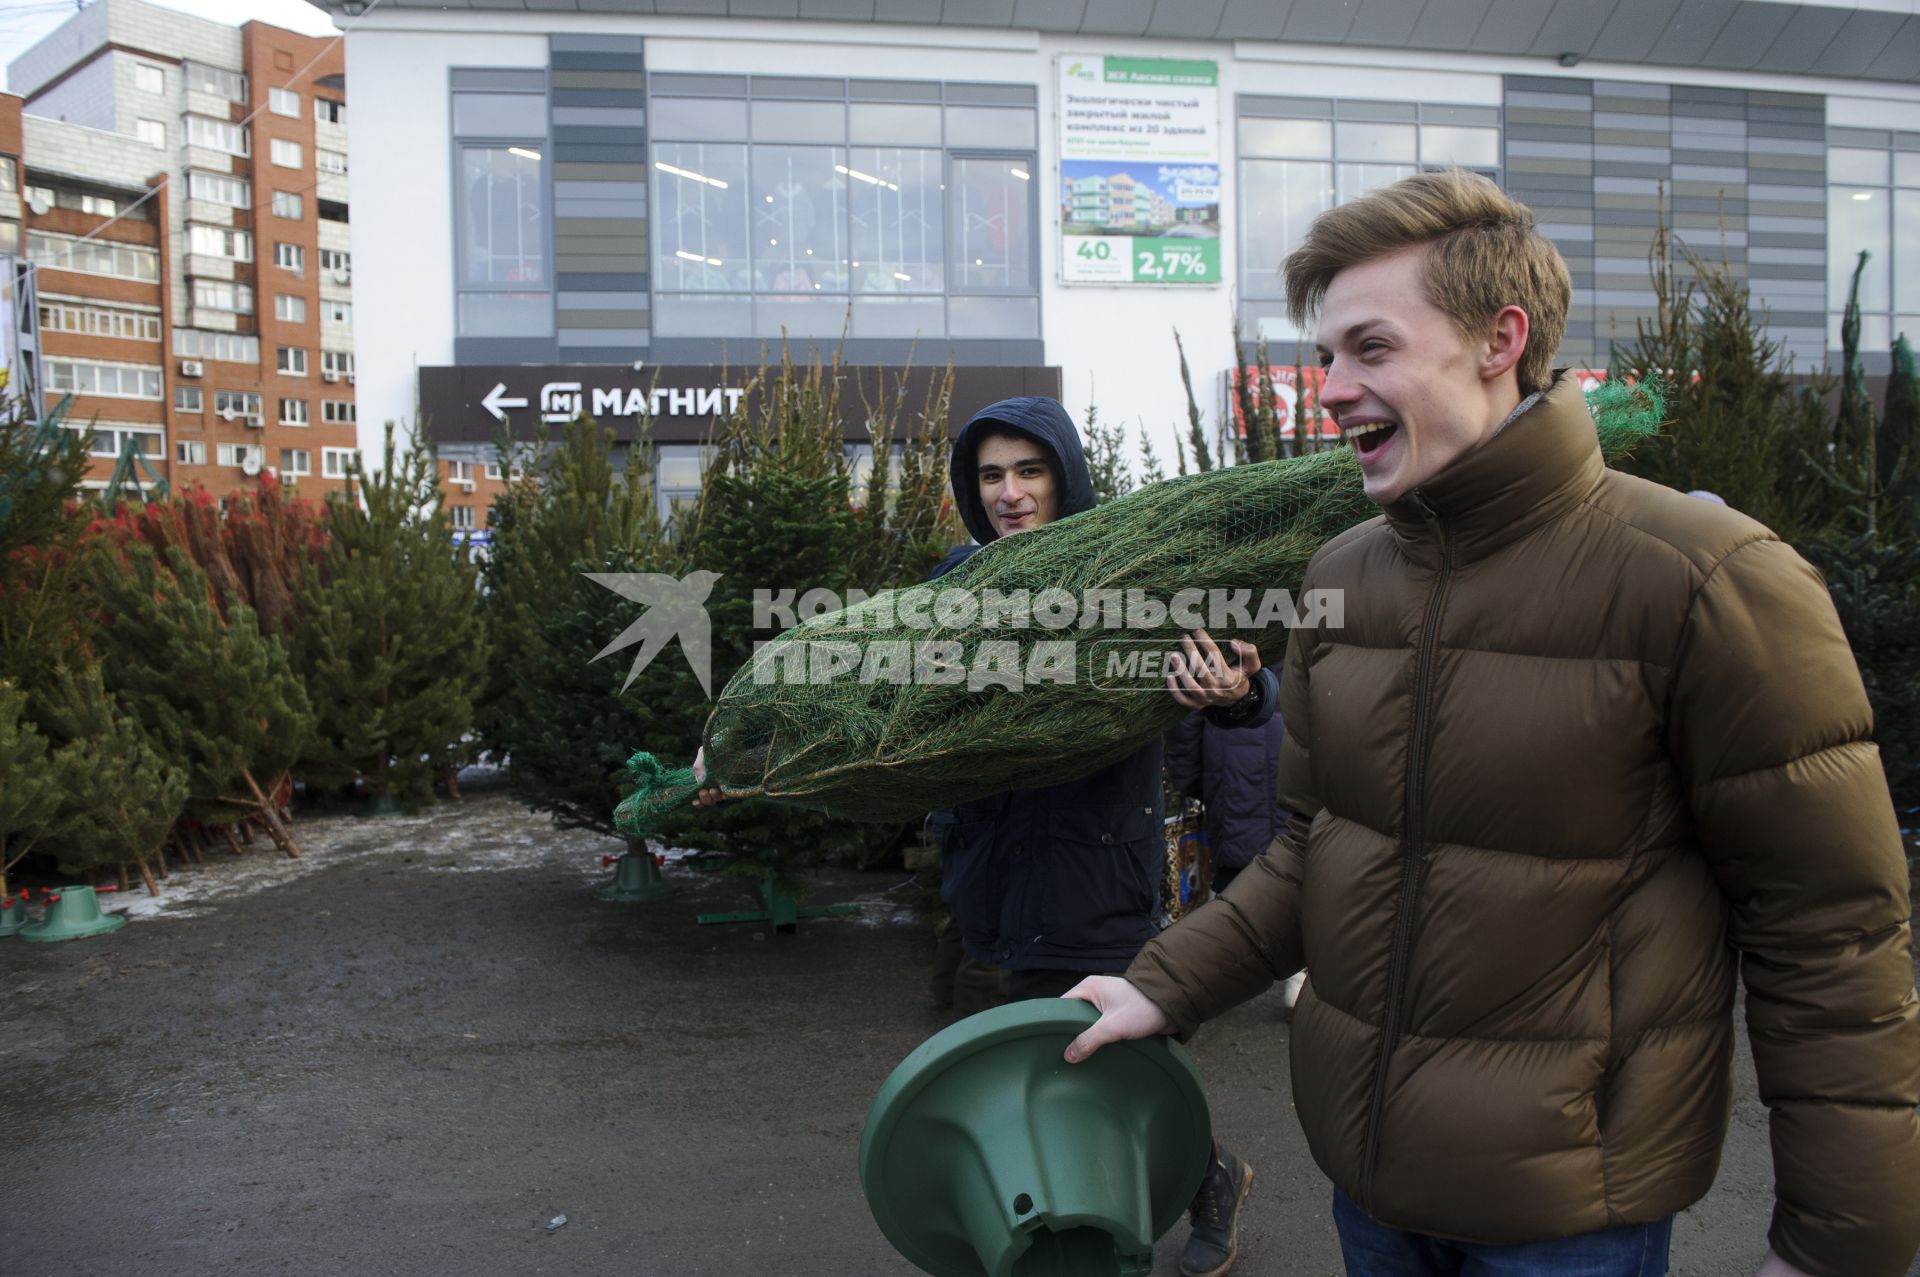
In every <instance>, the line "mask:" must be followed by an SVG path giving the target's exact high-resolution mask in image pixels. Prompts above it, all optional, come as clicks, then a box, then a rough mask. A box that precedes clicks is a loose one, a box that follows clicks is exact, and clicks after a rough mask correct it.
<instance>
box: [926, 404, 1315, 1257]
mask: <svg viewBox="0 0 1920 1277" xmlns="http://www.w3.org/2000/svg"><path fill="white" fill-rule="evenodd" d="M951 477H952V483H953V495H954V502H955V504H956V506H957V507H958V509H959V511H960V517H961V519H962V520H963V521H964V522H965V523H966V525H967V530H968V531H969V532H971V533H973V536H974V540H975V542H976V544H974V545H965V546H959V547H957V548H956V549H954V550H953V551H952V552H951V553H949V554H948V555H947V557H946V558H945V559H944V560H942V561H941V563H940V565H939V567H937V568H936V569H935V570H934V576H935V577H939V576H942V575H944V574H945V573H946V572H948V571H951V570H952V569H953V568H955V567H958V566H959V565H960V564H961V563H963V562H965V561H966V560H967V559H968V558H969V557H971V556H972V555H973V554H974V553H975V552H977V551H978V550H979V549H980V547H981V546H983V545H985V544H986V543H987V542H989V541H993V540H997V539H998V538H1000V537H1004V536H1011V535H1014V534H1016V533H1021V532H1027V531H1031V530H1032V529H1034V528H1038V527H1042V526H1044V525H1046V524H1047V523H1050V522H1052V521H1054V520H1055V519H1062V518H1065V517H1067V516H1068V515H1072V514H1078V513H1080V512H1081V511H1082V510H1089V509H1092V508H1093V505H1094V495H1093V483H1092V480H1091V478H1090V477H1089V475H1088V472H1087V460H1086V454H1085V453H1084V452H1083V451H1082V449H1081V446H1080V433H1079V431H1078V430H1077V429H1076V428H1075V427H1074V424H1073V420H1072V418H1070V417H1069V416H1068V415H1067V411H1066V409H1064V408H1062V407H1061V406H1060V405H1059V404H1058V403H1057V402H1055V401H1054V400H1052V399H1044V398H1037V397H1026V398H1018V399H1006V400H1002V401H1001V402H999V403H996V404H993V405H991V406H990V407H988V408H986V409H984V410H982V411H981V412H980V413H978V414H977V415H975V416H974V417H973V419H972V420H970V421H968V422H967V424H966V425H965V426H963V427H961V429H960V430H959V432H958V433H957V434H955V435H954V438H953V457H952V464H951ZM1200 584H1204V583H1200ZM1235 647H1236V648H1237V649H1238V651H1239V653H1240V655H1241V664H1240V666H1239V667H1238V668H1230V667H1227V666H1226V665H1225V663H1224V661H1222V660H1221V659H1220V654H1219V651H1218V649H1217V648H1216V647H1215V646H1214V644H1213V643H1212V641H1211V640H1210V639H1209V638H1207V636H1206V634H1205V632H1204V631H1196V632H1195V633H1194V634H1192V635H1190V636H1188V638H1187V639H1186V640H1185V641H1184V643H1183V648H1184V652H1183V654H1182V655H1183V658H1184V666H1185V668H1184V669H1183V670H1182V672H1180V673H1177V674H1174V675H1171V676H1170V677H1169V680H1168V690H1169V691H1170V692H1171V693H1172V694H1173V696H1174V699H1175V700H1177V701H1178V702H1179V703H1180V704H1182V705H1185V706H1188V707H1189V708H1193V709H1203V710H1206V711H1207V713H1208V715H1209V717H1210V718H1212V719H1213V721H1215V722H1216V723H1219V724H1221V725H1223V726H1258V725H1260V724H1262V723H1264V722H1266V720H1267V719H1269V718H1271V717H1272V715H1273V712H1274V710H1275V708H1276V707H1277V706H1278V704H1279V697H1278V694H1277V693H1278V687H1277V680H1276V679H1275V677H1274V674H1273V672H1272V671H1271V670H1262V669H1261V668H1260V658H1259V654H1258V653H1257V652H1256V651H1255V650H1254V649H1253V647H1252V646H1251V645H1250V644H1245V643H1236V644H1235ZM1160 767H1161V743H1160V741H1159V739H1158V738H1156V739H1154V740H1153V741H1151V742H1149V743H1148V744H1145V745H1142V746H1141V747H1140V748H1139V749H1138V750H1135V751H1134V752H1133V753H1132V754H1129V755H1128V756H1127V757H1125V758H1123V759H1121V760H1119V761H1118V762H1115V763H1110V764H1108V765H1107V766H1105V767H1102V768H1101V769H1100V770H1098V771H1096V772H1093V773H1091V774H1089V775H1086V776H1083V777H1081V778H1080V779H1078V780H1071V781H1066V782H1063V783H1061V784H1058V785H1049V786H1047V787H1045V788H1043V789H1011V790H1007V791H1006V792H1004V793H999V794H994V795H992V796H990V797H986V798H976V799H973V800H972V801H970V802H964V803H961V804H959V805H958V806H956V807H953V808H951V809H950V810H949V811H946V812H940V813H936V815H935V824H936V826H937V827H938V828H939V829H940V832H941V856H940V867H941V891H940V894H941V896H942V898H943V899H945V901H946V902H947V904H948V905H949V906H950V907H951V908H952V910H953V915H954V921H955V922H956V923H957V925H958V927H959V930H960V939H961V943H962V945H963V946H964V947H965V949H966V951H967V953H968V955H969V956H971V957H973V958H974V959H975V960H976V961H979V962H983V963H989V964H992V965H994V966H999V967H1004V968H1006V969H1008V970H1009V971H1010V972H1011V978H1010V981H1009V986H1010V987H1009V992H1010V995H1011V996H1012V997H1013V998H1015V999H1021V998H1043V997H1058V996H1059V995H1060V994H1063V993H1065V992H1066V991H1067V990H1068V989H1070V988H1072V987H1073V986H1074V985H1076V984H1078V983H1079V982H1080V981H1081V980H1082V979H1083V978H1084V977H1085V976H1086V975H1088V974H1089V973H1091V972H1107V971H1119V970H1121V969H1123V968H1124V967H1125V966H1126V965H1127V963H1128V962H1129V961H1131V960H1132V958H1133V956H1134V954H1136V953H1137V952H1138V951H1139V950H1140V947H1141V946H1142V945H1144V944H1145V943H1146V942H1147V941H1148V940H1150V939H1152V938H1153V937H1154V935H1155V934H1156V933H1157V931H1158V928H1157V926H1156V924H1155V918H1156V915H1157V914H1158V912H1159V895H1160V880H1161V876H1162V873H1163V872H1164V869H1165V858H1166V844H1165V835H1164V833H1163V831H1162V823H1161V818H1162V806H1163V800H1162V791H1161V786H1160ZM1252 1180H1253V1172H1252V1170H1251V1169H1250V1168H1249V1167H1247V1166H1246V1165H1245V1164H1244V1163H1242V1162H1241V1161H1240V1160H1239V1159H1238V1158H1235V1157H1234V1156H1233V1155H1232V1154H1231V1153H1226V1152H1223V1151H1221V1150H1219V1149H1218V1148H1216V1150H1215V1156H1214V1160H1213V1162H1212V1163H1211V1164H1210V1165H1209V1167H1208V1174H1207V1178H1206V1180H1205V1182H1204V1183H1203V1184H1202V1186H1201V1191H1200V1194H1199V1196H1198V1197H1196V1198H1195V1200H1194V1203H1193V1208H1192V1215H1193V1221H1194V1229H1193V1235H1192V1237H1191V1238H1190V1239H1189V1241H1188V1243H1187V1247H1186V1250H1185V1252H1184V1253H1183V1254H1182V1255H1181V1260H1180V1268H1181V1271H1182V1272H1183V1273H1186V1274H1189V1275H1190V1277H1218V1274H1221V1273H1224V1272H1226V1271H1227V1269H1228V1268H1229V1267H1231V1266H1232V1263H1233V1259H1234V1252H1235V1238H1234V1234H1235V1231H1236V1228H1237V1225H1238V1222H1239V1218H1238V1217H1239V1212H1240V1205H1241V1202H1242V1201H1243V1200H1244V1199H1245V1196H1246V1191H1247V1187H1248V1186H1249V1185H1250V1184H1251V1183H1252Z"/></svg>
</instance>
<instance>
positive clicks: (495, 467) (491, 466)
mask: <svg viewBox="0 0 1920 1277" xmlns="http://www.w3.org/2000/svg"><path fill="white" fill-rule="evenodd" d="M500 477H501V469H500V463H499V462H498V461H489V462H487V478H489V479H498V478H500Z"/></svg>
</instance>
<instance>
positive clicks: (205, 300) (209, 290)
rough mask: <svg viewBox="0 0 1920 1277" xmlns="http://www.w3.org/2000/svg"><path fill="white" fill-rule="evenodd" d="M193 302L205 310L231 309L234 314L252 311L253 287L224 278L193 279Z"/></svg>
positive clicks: (248, 313)
mask: <svg viewBox="0 0 1920 1277" xmlns="http://www.w3.org/2000/svg"><path fill="white" fill-rule="evenodd" d="M193 304H194V305H195V306H200V307H204V308H206V309H207V310H224V311H231V312H232V313H233V314H236V315H251V314H252V313H253V288H252V287H251V286H250V285H247V284H235V283H230V282H228V281H227V280H224V279H196V280H194V281H193Z"/></svg>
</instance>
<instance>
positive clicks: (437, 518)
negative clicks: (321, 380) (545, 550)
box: [0, 403, 486, 895]
mask: <svg viewBox="0 0 1920 1277" xmlns="http://www.w3.org/2000/svg"><path fill="white" fill-rule="evenodd" d="M68 426H69V423H68V422H67V421H66V420H65V419H64V410H63V408H56V409H55V410H54V411H52V412H50V413H48V414H46V416H45V417H44V418H42V419H39V420H33V419H30V418H28V417H27V416H26V414H25V413H24V411H23V409H22V407H21V406H20V405H19V404H17V403H16V404H14V405H12V407H11V409H10V410H9V415H8V416H7V417H6V418H5V419H4V421H0V485H3V486H0V777H4V779H5V783H4V784H3V785H0V895H5V893H6V883H5V878H4V874H5V871H6V870H8V869H11V868H12V867H14V866H15V865H17V864H18V863H19V862H20V861H21V860H22V859H23V858H25V857H27V856H28V855H30V854H36V853H38V854H43V855H45V856H47V857H48V858H49V859H50V860H51V861H53V862H54V863H56V864H57V865H58V867H59V869H60V871H61V872H62V873H63V874H66V875H84V874H89V873H92V872H97V871H98V870H100V869H102V868H104V867H109V866H112V867H119V868H120V869H122V871H123V872H124V871H125V870H126V869H127V868H128V867H129V866H132V867H137V868H138V869H139V871H140V872H141V874H142V875H143V876H145V877H146V878H147V880H148V884H149V886H150V887H151V885H152V874H153V872H154V871H155V870H158V871H159V872H161V873H163V874H164V873H165V872H166V849H167V848H168V847H169V846H171V847H172V848H173V849H174V850H175V851H176V853H177V854H178V855H179V856H181V857H185V858H188V859H197V858H199V856H200V853H201V850H202V849H203V848H204V847H205V846H207V845H208V844H209V843H210V842H211V840H213V839H216V838H224V839H225V840H226V841H227V842H228V843H230V844H232V845H234V846H235V847H236V849H237V846H238V840H237V839H236V837H235V834H236V830H238V831H239V832H240V833H241V835H242V836H248V834H247V831H249V830H251V829H256V828H257V829H259V830H261V831H263V832H265V833H266V834H267V835H268V836H269V837H270V838H271V839H272V840H273V841H274V842H275V843H276V844H277V845H278V846H280V847H281V848H282V849H283V850H285V851H286V852H287V853H288V854H290V855H297V854H298V846H297V844H296V843H295V842H294V840H293V838H292V835H291V834H290V833H289V831H288V830H287V828H286V826H285V824H284V823H283V821H282V819H281V815H280V813H281V810H282V808H283V806H284V804H285V802H286V799H287V796H288V794H289V792H290V783H289V780H288V777H289V775H290V773H292V772H295V771H297V772H298V773H299V774H300V775H302V776H303V777H304V778H305V779H306V780H307V781H308V782H309V784H310V785H315V786H341V785H348V784H356V783H357V784H359V785H362V786H364V787H365V789H366V791H367V792H368V793H369V794H371V795H373V796H375V797H380V796H388V795H399V794H404V793H407V792H409V791H416V792H417V791H421V790H424V789H425V788H426V787H427V786H429V785H430V784H431V782H432V779H433V778H434V777H435V776H436V775H438V774H440V773H443V772H445V771H446V770H447V769H449V768H451V767H453V766H455V765H456V764H457V763H458V762H459V761H460V760H461V758H462V757H463V755H464V751H466V750H467V749H468V748H470V746H469V744H468V742H467V741H466V739H465V738H466V736H467V734H468V728H469V726H470V724H471V721H472V717H473V713H474V708H475V704H476V702H477V700H478V696H479V692H480V687H481V680H482V677H483V672H484V669H485V663H486V652H485V623H484V620H483V618H482V615H481V611H480V599H479V595H478V593H477V591H476V582H475V569H474V568H473V566H472V565H471V564H470V563H469V562H468V561H467V558H466V556H465V555H464V553H463V552H462V551H461V549H460V547H459V546H457V545H456V544H455V542H454V540H453V538H452V536H451V534H450V531H449V528H448V526H447V520H446V517H445V515H444V514H443V513H442V512H441V510H440V509H439V503H438V497H437V495H436V493H437V488H436V483H435V478H434V465H433V461H432V458H431V457H430V456H428V455H427V454H425V453H420V452H412V453H406V454H396V453H395V451H394V449H393V448H392V446H391V443H389V447H388V452H387V457H386V465H385V467H384V468H383V469H381V470H380V471H377V472H374V473H371V474H368V475H366V476H364V477H357V481H356V484H355V489H356V492H355V497H354V499H347V500H336V501H331V502H328V503H327V504H326V505H325V506H324V507H322V506H319V505H317V504H315V503H313V502H310V501H304V500H299V499H295V498H293V497H292V496H291V495H290V494H289V493H288V492H287V491H286V490H284V489H282V488H280V487H279V486H278V485H277V484H276V483H274V482H273V480H272V479H271V478H268V479H263V480H262V481H260V482H259V483H258V484H257V486H255V487H254V488H252V489H251V490H249V491H245V492H239V493H235V494H233V495H232V496H230V497H229V498H228V499H227V500H226V502H225V503H224V506H225V508H224V509H223V508H222V503H220V502H217V501H216V500H215V499H214V498H213V496H212V495H211V494H209V493H207V492H205V491H193V492H190V493H187V494H184V495H180V496H176V497H173V498H170V499H165V500H157V501H152V502H142V503H138V504H125V503H123V504H120V505H118V506H117V507H115V508H114V509H111V510H103V509H101V508H100V507H99V506H98V505H96V504H93V503H91V502H88V501H83V500H81V497H82V495H83V490H82V488H81V486H80V485H81V480H82V477H83V475H84V473H85V467H86V460H87V455H88V432H87V431H86V430H85V429H84V428H68Z"/></svg>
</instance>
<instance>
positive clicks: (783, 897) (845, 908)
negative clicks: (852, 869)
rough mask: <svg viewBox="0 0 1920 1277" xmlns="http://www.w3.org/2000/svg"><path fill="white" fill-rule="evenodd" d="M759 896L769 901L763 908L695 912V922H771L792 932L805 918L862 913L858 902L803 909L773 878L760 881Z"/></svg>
mask: <svg viewBox="0 0 1920 1277" xmlns="http://www.w3.org/2000/svg"><path fill="white" fill-rule="evenodd" d="M760 899H762V900H764V901H765V902H766V905H767V907H766V908H765V909H764V910H757V911H756V910H750V911H748V912H745V913H703V914H698V915H696V916H695V918H694V921H695V922H698V923H699V924H700V925H701V926H703V927H712V926H718V925H721V924H724V923H730V922H771V923H772V924H773V929H774V930H775V931H793V930H795V929H797V928H798V927H799V925H800V919H802V918H833V917H841V916H844V915H846V914H850V913H859V912H860V906H859V905H809V906H807V907H806V908H804V909H802V908H801V907H800V905H799V902H798V901H796V900H795V899H794V898H793V897H792V896H790V895H788V894H787V893H786V892H784V891H782V890H781V889H780V887H779V886H778V885H777V884H776V883H773V882H771V881H768V882H763V883H761V884H760Z"/></svg>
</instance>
